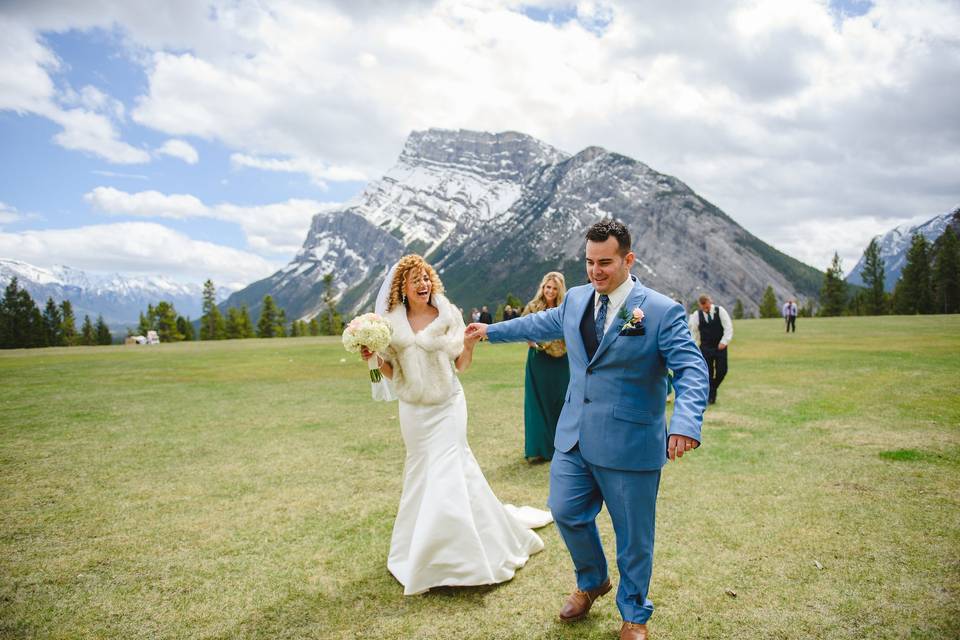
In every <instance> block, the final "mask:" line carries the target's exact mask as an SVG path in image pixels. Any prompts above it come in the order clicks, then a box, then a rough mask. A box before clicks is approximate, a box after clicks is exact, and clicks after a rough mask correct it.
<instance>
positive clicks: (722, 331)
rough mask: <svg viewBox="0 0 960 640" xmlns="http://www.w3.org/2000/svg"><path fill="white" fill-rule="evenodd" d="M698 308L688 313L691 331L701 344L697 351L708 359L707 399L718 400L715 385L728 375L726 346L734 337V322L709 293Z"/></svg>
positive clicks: (710, 400)
mask: <svg viewBox="0 0 960 640" xmlns="http://www.w3.org/2000/svg"><path fill="white" fill-rule="evenodd" d="M698 302H699V303H700V308H699V309H697V311H696V313H692V314H690V321H689V325H690V333H692V334H693V339H694V340H696V341H697V344H698V345H700V353H702V354H703V359H704V360H706V361H707V371H709V372H710V397H709V398H708V399H707V402H709V403H710V404H714V403H715V402H716V401H717V388H718V387H719V386H720V383H721V382H723V378H724V377H725V376H726V375H727V345H729V344H730V341H731V340H732V339H733V322H732V321H731V320H730V316H729V314H727V310H726V309H724V308H723V307H721V306H718V305H715V304H713V301H712V300H711V299H710V296H708V295H702V296H700V298H699V299H698Z"/></svg>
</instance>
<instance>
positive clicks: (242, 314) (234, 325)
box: [226, 305, 254, 340]
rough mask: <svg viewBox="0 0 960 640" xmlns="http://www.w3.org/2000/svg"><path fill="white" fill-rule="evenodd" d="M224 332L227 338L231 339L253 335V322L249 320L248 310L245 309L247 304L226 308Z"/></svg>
mask: <svg viewBox="0 0 960 640" xmlns="http://www.w3.org/2000/svg"><path fill="white" fill-rule="evenodd" d="M226 332H227V338H229V339H231V340H238V339H243V338H252V337H253V336H254V333H253V323H251V322H250V312H249V311H247V305H243V306H241V307H240V308H239V309H237V308H236V307H230V308H229V309H227V321H226Z"/></svg>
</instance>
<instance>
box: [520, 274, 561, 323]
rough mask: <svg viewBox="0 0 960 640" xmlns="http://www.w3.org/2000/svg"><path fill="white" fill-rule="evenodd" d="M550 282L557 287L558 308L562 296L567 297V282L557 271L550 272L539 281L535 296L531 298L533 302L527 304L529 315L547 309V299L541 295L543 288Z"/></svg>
mask: <svg viewBox="0 0 960 640" xmlns="http://www.w3.org/2000/svg"><path fill="white" fill-rule="evenodd" d="M551 280H553V281H554V284H555V286H556V287H557V306H560V303H561V302H563V298H564V296H566V295H567V281H566V279H565V278H564V277H563V274H562V273H560V272H559V271H551V272H550V273H548V274H547V275H545V276H543V280H541V281H540V286H539V287H538V288H537V295H535V296H533V300H531V301H530V302H529V303H528V304H527V309H529V311H530V313H537V312H538V311H543V310H544V309H547V308H548V307H547V298H546V297H545V296H544V295H543V288H544V287H545V286H546V285H547V283H548V282H550V281H551Z"/></svg>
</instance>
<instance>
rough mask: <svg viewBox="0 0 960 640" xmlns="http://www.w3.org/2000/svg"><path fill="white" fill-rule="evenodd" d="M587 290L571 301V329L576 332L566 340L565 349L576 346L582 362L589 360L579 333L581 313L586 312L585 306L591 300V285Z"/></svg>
mask: <svg viewBox="0 0 960 640" xmlns="http://www.w3.org/2000/svg"><path fill="white" fill-rule="evenodd" d="M588 291H589V292H588V293H587V294H586V295H584V296H582V297H581V298H580V299H579V300H576V301H573V300H571V302H572V303H573V304H572V305H571V311H573V318H572V319H571V321H572V323H573V330H574V332H575V333H576V336H577V337H576V339H574V340H567V351H569V350H570V349H571V348H576V350H577V351H578V352H579V353H578V354H577V355H578V356H579V357H581V358H583V361H584V362H589V361H590V358H589V357H588V356H587V347H586V345H585V344H583V335H582V334H581V333H580V323H581V321H582V320H583V314H585V313H586V312H587V306H588V305H590V304H591V303H592V302H593V287H590V288H589V290H588Z"/></svg>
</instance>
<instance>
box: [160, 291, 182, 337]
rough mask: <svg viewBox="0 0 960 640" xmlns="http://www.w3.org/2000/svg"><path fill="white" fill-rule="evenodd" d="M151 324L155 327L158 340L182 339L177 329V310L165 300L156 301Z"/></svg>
mask: <svg viewBox="0 0 960 640" xmlns="http://www.w3.org/2000/svg"><path fill="white" fill-rule="evenodd" d="M153 325H154V326H155V327H156V332H157V335H158V336H159V337H160V342H180V341H181V340H183V334H182V333H180V331H179V330H178V329H177V310H176V309H175V308H174V306H173V304H171V303H169V302H167V301H166V300H163V301H161V302H158V303H157V306H156V307H154V308H153Z"/></svg>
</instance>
